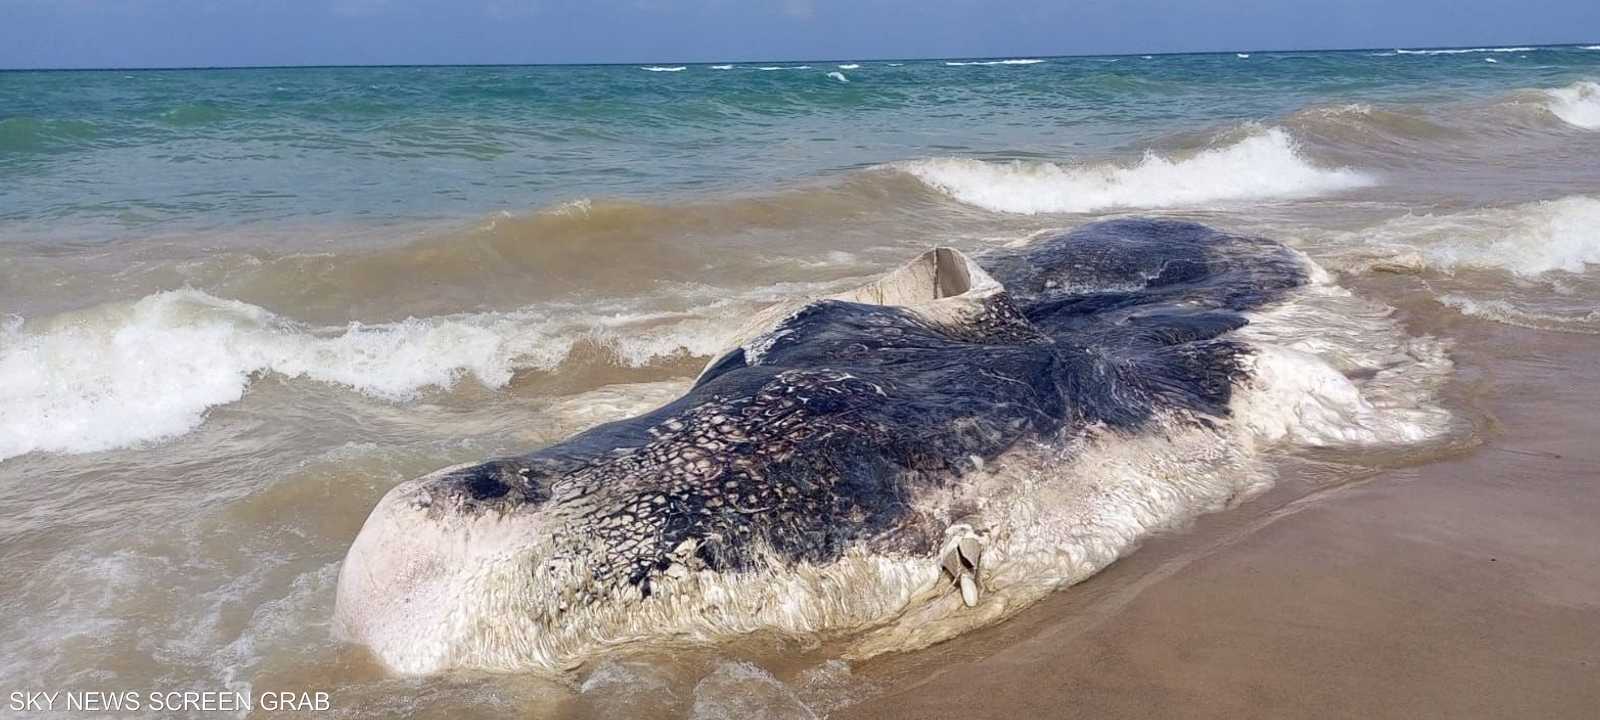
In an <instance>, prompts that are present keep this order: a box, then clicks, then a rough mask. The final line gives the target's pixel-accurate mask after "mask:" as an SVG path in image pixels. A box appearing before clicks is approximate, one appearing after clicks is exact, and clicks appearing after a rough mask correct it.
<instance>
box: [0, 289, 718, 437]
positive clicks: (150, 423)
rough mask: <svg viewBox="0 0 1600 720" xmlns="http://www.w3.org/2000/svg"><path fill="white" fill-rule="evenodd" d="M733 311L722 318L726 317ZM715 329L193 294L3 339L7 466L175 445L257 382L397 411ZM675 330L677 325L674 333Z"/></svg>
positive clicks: (600, 316) (551, 311) (91, 313)
mask: <svg viewBox="0 0 1600 720" xmlns="http://www.w3.org/2000/svg"><path fill="white" fill-rule="evenodd" d="M724 311H725V310H724ZM708 312H709V313H710V315H707V316H696V315H693V314H680V315H681V316H678V317H675V316H671V315H665V316H664V315H660V314H657V315H648V316H646V315H638V314H628V313H626V312H615V313H606V312H597V311H595V310H594V309H587V310H586V309H583V308H575V307H551V308H533V309H528V310H524V311H518V312H509V313H482V314H471V315H456V316H446V317H434V318H421V319H416V318H413V319H408V320H404V321H401V322H393V323H383V324H376V325H363V324H359V323H352V324H350V325H349V326H346V327H342V328H314V327H309V326H306V325H304V324H301V323H297V322H294V321H292V320H289V319H286V318H283V317H279V316H277V315H274V314H273V313H271V312H269V311H267V310H265V309H263V308H261V307H257V306H255V305H250V304H248V303H243V302H239V301H235V300H226V299H222V298H217V297H213V296H211V295H208V294H206V293H204V292H201V291H198V290H192V289H184V290H174V291H167V292H161V293H156V294H154V295H149V296H146V297H144V298H142V299H140V300H138V301H136V302H129V303H115V304H110V305H105V306H101V307H97V308H92V309H90V310H85V311H80V312H74V313H68V314H66V315H62V316H57V317H53V318H47V319H44V320H42V321H40V322H37V323H36V322H26V323H25V322H22V321H20V320H18V319H13V320H11V321H9V322H7V323H6V324H5V326H3V327H0V460H4V459H5V458H8V457H13V456H16V455H21V454H23V453H27V452H32V451H45V452H67V453H72V452H92V451H98V450H106V449H111V448H117V447H123V446H127V445H131V444H135V443H139V442H142V441H150V440H159V439H164V438H171V437H175V436H178V435H182V434H184V433H187V432H189V431H190V430H192V429H193V428H195V427H196V426H198V425H199V424H200V422H201V420H202V419H203V417H204V414H205V413H206V411H207V410H208V409H210V408H213V407H216V406H219V405H225V404H228V403H232V402H235V401H238V400H239V399H240V398H241V397H243V395H244V392H245V389H246V388H247V387H248V385H249V384H250V383H251V382H252V380H254V379H255V378H256V377H257V376H259V375H260V374H262V373H269V372H270V373H277V374H280V375H283V376H287V377H291V378H305V379H308V380H314V381H320V382H326V383H330V384H334V385H340V386H344V387H347V388H350V389H353V390H355V391H358V392H362V393H365V394H368V395H372V396H374V397H378V398H383V399H388V400H396V401H398V400H405V399H408V398H410V397H413V396H414V395H415V394H416V393H418V392H419V391H421V390H423V389H426V388H430V387H431V388H446V387H450V386H452V385H453V384H455V383H456V382H458V381H460V380H463V379H466V378H469V377H470V378H473V379H476V380H477V381H478V382H481V383H483V384H484V385H486V386H490V387H498V386H502V385H504V384H505V383H507V382H508V381H509V380H510V379H511V377H512V374H513V372H514V371H515V370H517V369H524V368H540V369H550V368H554V367H556V366H557V365H558V364H559V363H561V361H562V360H563V359H565V358H566V356H567V355H568V353H569V352H570V351H571V349H572V347H573V346H574V344H575V343H577V342H579V341H582V340H587V339H594V340H597V341H600V342H602V343H604V344H605V345H607V346H608V347H610V348H611V349H612V350H613V351H614V352H615V353H616V355H617V356H618V358H619V359H620V360H621V361H622V362H624V363H628V364H634V365H641V364H647V363H649V362H651V361H652V360H654V359H657V358H661V357H667V356H671V355H673V354H675V353H682V352H688V353H691V354H697V355H709V354H711V353H713V352H715V351H716V350H718V349H720V348H721V347H722V345H723V335H724V334H725V333H724V332H723V331H722V330H720V329H719V326H718V323H717V321H716V320H715V319H714V318H713V317H712V316H714V315H716V314H718V312H719V311H716V310H714V309H712V310H708ZM673 320H676V322H671V321H673Z"/></svg>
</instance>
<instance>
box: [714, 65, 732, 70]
mask: <svg viewBox="0 0 1600 720" xmlns="http://www.w3.org/2000/svg"><path fill="white" fill-rule="evenodd" d="M711 69H712V70H732V69H733V66H732V65H712V66H711Z"/></svg>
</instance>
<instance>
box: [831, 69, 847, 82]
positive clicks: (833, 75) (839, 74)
mask: <svg viewBox="0 0 1600 720" xmlns="http://www.w3.org/2000/svg"><path fill="white" fill-rule="evenodd" d="M828 77H831V78H833V79H835V80H838V81H839V82H842V83H847V82H850V78H847V77H845V76H844V73H842V72H837V71H835V72H831V73H828Z"/></svg>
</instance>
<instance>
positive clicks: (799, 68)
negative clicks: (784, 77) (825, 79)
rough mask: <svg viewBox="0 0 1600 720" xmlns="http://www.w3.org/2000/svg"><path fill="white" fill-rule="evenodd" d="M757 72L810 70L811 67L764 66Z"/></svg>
mask: <svg viewBox="0 0 1600 720" xmlns="http://www.w3.org/2000/svg"><path fill="white" fill-rule="evenodd" d="M756 69H757V70H810V69H811V66H810V65H762V66H761V67H758V68H756Z"/></svg>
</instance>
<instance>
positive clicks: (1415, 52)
mask: <svg viewBox="0 0 1600 720" xmlns="http://www.w3.org/2000/svg"><path fill="white" fill-rule="evenodd" d="M1538 49H1539V48H1532V47H1493V48H1489V47H1483V48H1445V49H1438V50H1399V49H1397V50H1395V51H1394V52H1395V54H1396V55H1464V54H1467V53H1513V52H1533V51H1535V50H1538Z"/></svg>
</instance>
